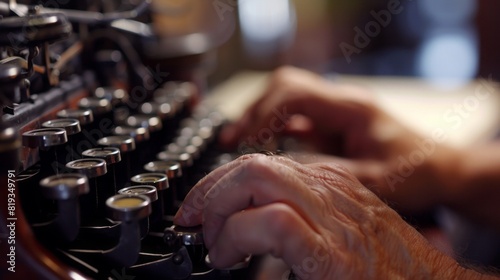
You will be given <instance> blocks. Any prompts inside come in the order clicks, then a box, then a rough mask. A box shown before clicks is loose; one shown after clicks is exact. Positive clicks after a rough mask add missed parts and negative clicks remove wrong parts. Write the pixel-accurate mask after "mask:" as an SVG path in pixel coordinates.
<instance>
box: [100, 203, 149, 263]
mask: <svg viewBox="0 0 500 280" xmlns="http://www.w3.org/2000/svg"><path fill="white" fill-rule="evenodd" d="M106 206H107V212H108V216H109V217H110V218H111V219H113V220H115V221H120V222H121V223H120V240H119V241H118V244H117V245H116V246H115V247H114V248H113V249H111V250H108V251H106V252H104V257H105V258H106V259H108V260H109V261H111V262H112V263H113V264H114V265H115V266H121V267H130V266H132V265H133V264H134V263H136V262H137V259H138V257H139V253H140V250H141V232H147V228H143V227H144V226H145V225H147V223H142V222H141V221H143V220H144V219H146V218H147V217H148V216H149V215H150V214H151V201H150V200H149V198H148V197H147V196H144V195H130V194H117V195H114V196H112V197H110V198H108V199H107V200H106Z"/></svg>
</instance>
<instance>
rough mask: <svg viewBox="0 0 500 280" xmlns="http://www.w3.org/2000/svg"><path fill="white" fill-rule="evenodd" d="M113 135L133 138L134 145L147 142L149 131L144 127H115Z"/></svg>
mask: <svg viewBox="0 0 500 280" xmlns="http://www.w3.org/2000/svg"><path fill="white" fill-rule="evenodd" d="M113 134H114V135H122V136H130V137H133V138H134V140H135V143H136V144H139V143H142V142H145V141H147V140H149V137H150V136H149V131H148V129H147V128H144V127H132V126H117V127H115V128H114V129H113Z"/></svg>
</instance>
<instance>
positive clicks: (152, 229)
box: [0, 0, 257, 280]
mask: <svg viewBox="0 0 500 280" xmlns="http://www.w3.org/2000/svg"><path fill="white" fill-rule="evenodd" d="M158 2H161V1H158ZM164 2H165V3H164V5H155V3H152V2H151V0H146V1H133V0H130V1H92V0H79V1H73V0H59V1H23V2H22V3H18V2H16V1H15V0H10V1H3V2H0V105H1V108H2V119H1V122H0V154H1V156H0V159H1V160H0V164H1V166H2V171H1V175H0V176H1V182H2V183H1V188H0V198H1V199H2V202H1V203H0V205H1V211H0V252H1V258H0V259H1V260H2V261H1V264H0V279H228V280H230V279H239V280H244V279H255V278H253V277H255V276H254V275H255V274H256V273H255V271H257V269H255V267H256V264H255V263H256V261H255V258H250V257H249V258H248V259H246V260H242V262H241V263H239V264H238V265H236V266H234V267H230V268H227V269H224V270H220V269H214V268H212V267H211V266H210V260H209V259H208V257H207V255H208V254H207V253H208V252H207V249H206V248H205V246H204V244H203V233H202V229H201V227H197V228H181V227H178V226H175V225H174V224H173V223H172V216H173V214H175V212H176V209H177V208H178V206H179V205H180V203H182V200H183V198H184V197H185V195H186V194H187V192H188V191H189V190H190V188H191V187H192V186H193V185H194V184H195V183H196V182H197V181H198V180H199V179H200V178H202V177H203V176H204V175H205V174H207V173H208V172H210V171H211V170H213V169H214V168H216V167H217V166H220V165H221V164H224V163H226V162H228V161H231V160H232V159H234V157H235V155H234V154H230V153H224V152H221V151H220V150H219V149H218V148H217V145H216V143H215V139H216V136H217V133H218V131H219V129H220V127H221V126H222V125H223V124H224V121H225V120H224V117H223V116H222V115H221V114H220V113H218V112H217V111H215V110H213V109H212V108H210V106H207V105H206V104H205V103H204V101H203V100H204V98H203V96H204V94H205V92H206V86H205V83H206V72H207V68H209V67H210V65H211V59H210V56H207V53H209V52H210V50H212V49H213V48H215V47H216V46H217V45H219V44H221V43H222V42H224V41H225V40H227V38H229V36H231V33H232V32H233V29H234V19H231V18H230V16H231V15H229V14H225V17H224V20H223V21H222V20H220V18H219V17H218V16H217V11H216V10H214V9H213V8H212V3H211V1H205V2H206V3H202V1H187V2H189V3H187V2H185V1H164ZM186 3H187V4H186ZM198 6H201V7H198ZM203 6H205V7H203ZM206 7H208V8H210V9H207V8H206ZM203 13H204V14H205V16H206V14H210V13H212V14H213V15H212V17H213V18H212V19H211V17H210V16H206V18H205V19H204V21H202V22H201V24H200V23H199V24H200V25H201V26H202V27H203V28H202V29H201V30H194V28H192V26H190V25H189V24H190V23H191V22H192V21H193V19H196V18H199V17H200V14H203ZM207 22H208V23H207Z"/></svg>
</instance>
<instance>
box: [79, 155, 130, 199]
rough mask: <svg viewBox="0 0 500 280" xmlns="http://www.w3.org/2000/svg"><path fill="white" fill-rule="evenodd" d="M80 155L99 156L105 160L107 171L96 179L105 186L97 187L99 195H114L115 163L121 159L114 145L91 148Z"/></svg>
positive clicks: (85, 156) (106, 196) (116, 189)
mask: <svg viewBox="0 0 500 280" xmlns="http://www.w3.org/2000/svg"><path fill="white" fill-rule="evenodd" d="M82 156H83V157H84V158H100V159H103V160H104V161H106V168H107V170H108V172H107V173H106V174H105V175H103V176H102V177H100V178H99V179H98V180H99V182H98V184H99V185H100V186H107V187H105V188H100V189H99V191H100V193H99V197H105V198H108V197H111V196H113V195H115V194H116V192H117V191H118V188H117V186H116V164H117V163H119V162H120V161H121V155H120V150H118V148H114V147H102V148H93V149H89V150H85V151H83V153H82Z"/></svg>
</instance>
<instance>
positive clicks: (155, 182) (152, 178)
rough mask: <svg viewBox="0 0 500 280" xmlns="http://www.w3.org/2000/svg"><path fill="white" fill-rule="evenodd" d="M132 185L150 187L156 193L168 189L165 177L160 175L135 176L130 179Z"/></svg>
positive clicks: (145, 174)
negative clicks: (154, 189)
mask: <svg viewBox="0 0 500 280" xmlns="http://www.w3.org/2000/svg"><path fill="white" fill-rule="evenodd" d="M130 181H131V182H132V184H133V185H152V186H154V187H155V188H156V189H157V190H158V191H162V190H166V189H168V187H169V186H168V178H167V175H165V174H162V173H144V174H138V175H135V176H134V177H132V178H131V179H130Z"/></svg>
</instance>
